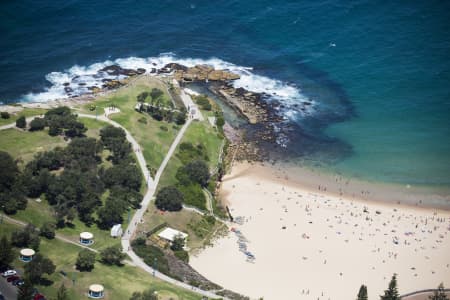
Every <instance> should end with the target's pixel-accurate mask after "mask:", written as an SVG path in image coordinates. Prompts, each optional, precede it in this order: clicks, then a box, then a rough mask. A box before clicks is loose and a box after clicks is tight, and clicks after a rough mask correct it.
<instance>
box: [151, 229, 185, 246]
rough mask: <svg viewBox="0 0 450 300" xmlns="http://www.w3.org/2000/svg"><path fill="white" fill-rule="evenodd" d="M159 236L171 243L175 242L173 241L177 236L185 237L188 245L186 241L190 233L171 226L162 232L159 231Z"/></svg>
mask: <svg viewBox="0 0 450 300" xmlns="http://www.w3.org/2000/svg"><path fill="white" fill-rule="evenodd" d="M158 236H159V237H160V238H161V239H163V240H165V241H167V242H169V243H173V241H174V240H175V238H177V237H181V238H183V239H184V243H185V245H186V241H187V237H188V234H187V233H184V232H182V231H178V230H176V229H173V228H170V227H166V228H165V229H164V230H163V231H161V232H160V233H158Z"/></svg>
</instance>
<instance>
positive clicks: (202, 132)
mask: <svg viewBox="0 0 450 300" xmlns="http://www.w3.org/2000/svg"><path fill="white" fill-rule="evenodd" d="M222 141H223V139H221V138H220V137H219V136H218V133H217V130H216V129H215V128H213V127H212V126H211V125H210V124H209V122H208V121H207V120H205V121H202V122H200V121H194V122H192V123H191V125H190V126H189V127H188V129H187V130H186V132H185V134H184V136H183V139H182V141H181V143H183V142H191V143H193V144H194V145H196V144H198V143H202V144H203V145H204V146H205V148H206V150H207V154H208V157H209V162H208V164H209V168H210V169H211V170H212V169H214V168H215V167H216V166H217V163H218V160H219V152H220V147H221V145H222ZM178 151H179V150H178V148H177V150H176V151H175V154H174V155H173V156H172V158H171V159H170V161H169V163H168V164H167V167H166V169H165V170H164V173H163V174H162V176H161V180H160V182H159V185H158V189H160V188H162V187H164V186H168V185H173V184H175V183H176V178H175V175H176V173H177V170H178V168H179V167H181V165H182V163H181V161H180V160H179V159H178V157H177V155H176V154H177V152H178Z"/></svg>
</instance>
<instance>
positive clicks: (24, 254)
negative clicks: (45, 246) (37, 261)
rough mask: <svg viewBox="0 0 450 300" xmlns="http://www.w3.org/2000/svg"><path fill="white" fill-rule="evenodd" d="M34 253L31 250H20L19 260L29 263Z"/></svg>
mask: <svg viewBox="0 0 450 300" xmlns="http://www.w3.org/2000/svg"><path fill="white" fill-rule="evenodd" d="M35 253H36V252H34V250H33V249H28V248H25V249H22V250H20V260H21V261H23V262H30V261H32V260H33V256H34V254H35Z"/></svg>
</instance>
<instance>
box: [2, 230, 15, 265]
mask: <svg viewBox="0 0 450 300" xmlns="http://www.w3.org/2000/svg"><path fill="white" fill-rule="evenodd" d="M15 257H16V255H15V252H14V249H13V246H12V243H11V241H10V240H8V238H7V237H6V235H3V236H2V238H1V239H0V269H1V270H4V269H6V268H7V267H9V266H10V265H11V263H12V262H13V261H14V258H15Z"/></svg>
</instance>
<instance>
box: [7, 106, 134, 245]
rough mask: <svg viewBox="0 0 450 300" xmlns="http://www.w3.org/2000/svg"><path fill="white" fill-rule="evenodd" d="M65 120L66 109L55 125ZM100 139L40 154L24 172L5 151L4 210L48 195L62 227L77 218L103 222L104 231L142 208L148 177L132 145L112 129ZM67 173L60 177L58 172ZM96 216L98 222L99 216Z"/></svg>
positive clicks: (83, 139)
mask: <svg viewBox="0 0 450 300" xmlns="http://www.w3.org/2000/svg"><path fill="white" fill-rule="evenodd" d="M64 115H67V111H65V110H64V109H61V110H56V113H54V114H50V115H49V120H52V122H56V123H58V122H59V121H60V120H61V118H60V116H64ZM63 119H64V118H63ZM58 120H59V121H58ZM58 128H59V127H58ZM100 137H101V139H100V140H96V139H94V138H87V137H75V138H73V139H72V140H71V142H70V143H69V145H68V146H67V147H66V148H64V149H63V148H59V147H57V148H55V149H54V150H51V151H47V152H43V153H38V154H37V155H36V156H35V158H34V159H33V160H32V161H31V162H29V163H28V164H26V166H25V168H24V170H23V172H20V171H19V169H18V167H17V164H16V162H15V161H14V160H13V158H12V157H11V156H10V155H9V154H8V153H6V152H0V187H1V189H0V205H1V206H2V208H3V209H4V211H5V212H6V213H14V212H16V211H17V210H18V209H24V208H25V207H26V196H28V197H31V198H36V197H40V196H41V195H42V194H44V195H45V198H46V199H47V201H48V203H49V204H50V205H52V206H53V207H54V209H55V214H56V221H57V222H56V225H57V226H64V225H65V224H66V223H67V222H71V221H72V220H73V219H74V218H75V217H76V216H78V217H79V219H80V220H81V221H83V222H84V223H86V224H88V225H90V224H93V223H94V222H97V223H98V225H99V227H101V228H109V227H110V226H111V225H113V224H117V223H121V222H122V221H123V219H122V215H123V214H124V213H125V212H126V210H127V209H129V207H130V206H131V207H134V208H138V207H139V203H140V201H141V199H142V196H141V194H140V192H139V191H140V188H141V183H142V177H141V176H142V175H141V172H140V171H139V169H138V167H137V166H136V165H135V162H134V160H133V158H132V156H131V155H130V154H131V145H130V143H129V142H128V141H127V140H126V133H125V131H124V130H123V129H121V128H116V127H113V126H106V127H105V128H103V129H101V131H100ZM104 149H107V150H109V153H110V156H109V157H108V159H109V160H110V161H111V162H112V163H113V166H112V167H110V168H108V169H103V168H100V167H99V164H100V163H101V161H102V159H101V156H100V154H101V153H102V151H103V150H104ZM62 168H63V170H62V172H58V173H59V174H56V173H55V172H53V171H56V170H60V169H62ZM106 189H109V190H110V195H109V197H108V198H107V199H106V203H105V205H104V206H102V201H101V200H100V197H101V195H102V194H103V193H104V192H105V191H106ZM95 211H97V215H98V218H97V219H94V216H93V212H95ZM51 227H53V225H50V224H46V226H45V228H42V229H43V230H42V232H43V234H45V236H47V237H49V238H51V235H52V233H51V231H52V228H51Z"/></svg>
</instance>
